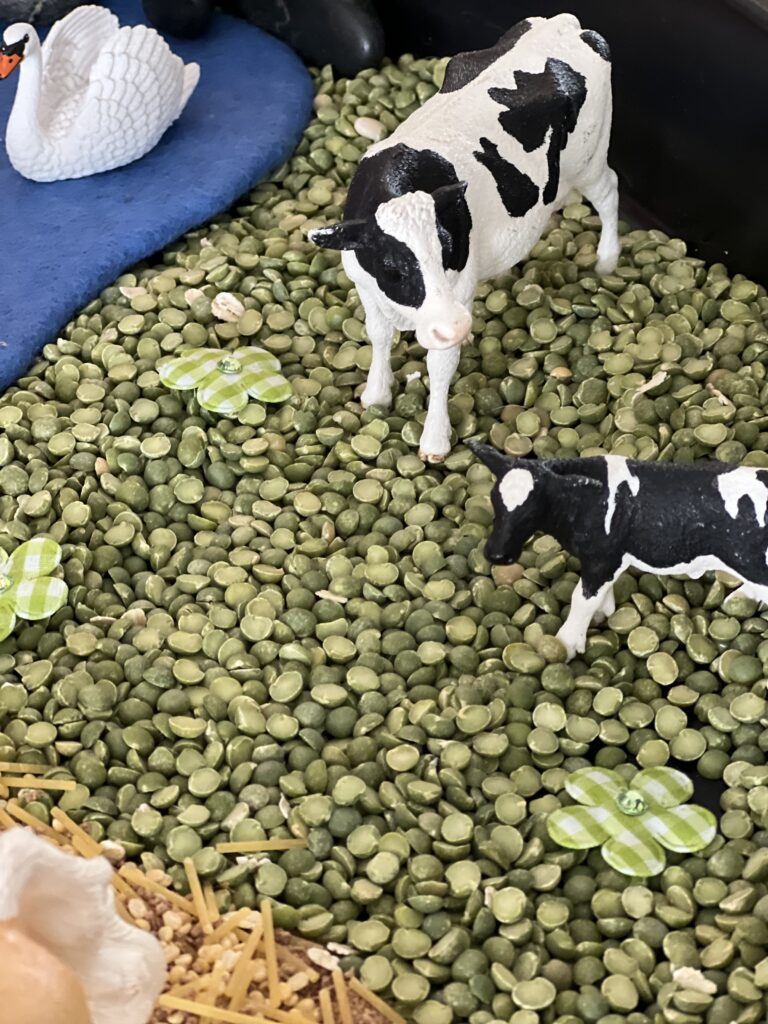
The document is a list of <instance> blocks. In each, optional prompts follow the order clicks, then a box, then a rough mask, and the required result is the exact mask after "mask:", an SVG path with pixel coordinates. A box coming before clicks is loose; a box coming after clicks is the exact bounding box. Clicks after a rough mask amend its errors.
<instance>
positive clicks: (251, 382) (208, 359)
mask: <svg viewBox="0 0 768 1024" xmlns="http://www.w3.org/2000/svg"><path fill="white" fill-rule="evenodd" d="M158 372H159V373H160V380H161V381H162V382H163V384H165V386H166V387H169V388H176V389H177V390H179V391H192V390H194V391H196V392H197V400H198V402H199V403H200V407H201V409H206V410H207V411H208V412H215V413H218V415H220V416H235V415H236V414H237V413H239V412H242V410H243V409H244V408H245V407H246V405H247V404H248V396H249V395H250V397H251V398H256V399H258V400H259V401H260V402H284V401H285V400H286V399H287V398H290V397H291V385H290V384H289V383H288V381H287V380H286V379H285V377H283V376H282V374H281V373H280V360H279V359H277V358H276V357H275V356H273V355H272V354H271V353H269V352H265V351H264V350H263V349H260V348H240V349H237V351H235V352H225V351H222V350H221V349H217V348H195V349H192V350H191V351H189V352H185V353H184V355H181V356H178V357H177V358H176V359H171V360H170V361H169V362H167V363H164V364H163V365H162V366H160V367H158Z"/></svg>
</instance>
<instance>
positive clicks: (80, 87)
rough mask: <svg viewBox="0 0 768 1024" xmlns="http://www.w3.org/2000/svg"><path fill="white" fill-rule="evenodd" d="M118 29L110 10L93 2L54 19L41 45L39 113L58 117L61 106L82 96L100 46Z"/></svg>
mask: <svg viewBox="0 0 768 1024" xmlns="http://www.w3.org/2000/svg"><path fill="white" fill-rule="evenodd" d="M119 28H120V22H119V21H118V20H117V18H116V17H115V15H114V14H112V13H111V11H108V10H107V8H106V7H96V6H93V5H89V6H86V7H76V8H75V10H74V11H72V12H71V13H70V14H68V15H67V16H66V17H65V18H62V19H61V20H60V21H57V22H56V24H55V25H54V26H53V28H52V29H51V31H50V32H49V33H48V35H47V37H46V40H45V42H44V43H43V46H42V56H43V81H42V89H41V94H40V105H39V109H40V111H41V112H46V113H47V114H48V115H49V117H50V119H51V120H54V119H55V120H58V119H59V117H58V116H57V115H61V113H62V111H63V108H64V107H71V106H72V105H73V101H77V100H78V98H79V99H82V97H83V95H84V93H85V90H86V89H87V88H88V83H89V81H90V77H91V69H92V68H93V65H94V63H95V61H96V60H97V58H98V56H99V53H100V52H101V50H102V47H104V46H105V45H106V43H107V40H108V39H109V38H110V36H114V35H115V34H116V33H117V30H118V29H119ZM67 120H68V118H67Z"/></svg>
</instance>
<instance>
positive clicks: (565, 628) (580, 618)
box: [557, 580, 613, 661]
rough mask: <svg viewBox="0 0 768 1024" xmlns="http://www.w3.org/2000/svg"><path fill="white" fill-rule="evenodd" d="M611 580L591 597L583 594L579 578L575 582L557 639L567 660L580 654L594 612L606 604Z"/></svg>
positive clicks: (585, 641) (611, 587)
mask: <svg viewBox="0 0 768 1024" xmlns="http://www.w3.org/2000/svg"><path fill="white" fill-rule="evenodd" d="M612 591H613V580H610V581H609V582H608V583H605V584H604V585H603V586H602V587H600V589H599V590H598V591H597V593H596V594H594V595H593V596H592V597H585V596H584V588H583V586H582V582H581V580H579V582H578V583H577V584H576V587H575V589H574V591H573V595H572V597H571V610H570V611H569V613H568V618H567V619H566V620H565V622H564V623H563V625H562V626H561V627H560V631H559V632H558V634H557V639H558V640H560V642H561V643H562V644H563V646H564V647H565V649H566V651H567V654H568V660H569V661H570V660H571V658H573V657H575V656H576V655H577V654H581V653H582V652H583V651H584V648H585V647H586V645H587V630H588V629H589V626H590V623H591V622H592V619H593V618H594V615H595V613H596V612H598V611H600V609H601V608H604V607H605V606H606V604H607V595H608V594H609V593H610V594H612Z"/></svg>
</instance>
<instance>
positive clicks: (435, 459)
mask: <svg viewBox="0 0 768 1024" xmlns="http://www.w3.org/2000/svg"><path fill="white" fill-rule="evenodd" d="M447 457H448V452H446V453H445V455H438V454H436V453H435V452H425V451H424V450H423V449H422V448H420V449H419V458H420V459H421V460H422V462H428V463H430V465H432V466H437V465H439V464H440V463H441V462H445V460H446V458H447Z"/></svg>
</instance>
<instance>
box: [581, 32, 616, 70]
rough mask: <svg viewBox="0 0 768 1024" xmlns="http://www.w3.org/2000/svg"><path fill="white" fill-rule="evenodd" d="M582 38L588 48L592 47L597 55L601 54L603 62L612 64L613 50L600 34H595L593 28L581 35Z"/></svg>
mask: <svg viewBox="0 0 768 1024" xmlns="http://www.w3.org/2000/svg"><path fill="white" fill-rule="evenodd" d="M581 38H582V39H583V40H584V42H585V43H586V44H587V46H591V47H592V49H593V50H594V51H595V53H598V54H600V56H601V57H602V58H603V60H607V61H608V63H609V64H610V62H611V48H610V46H609V45H608V43H606V41H605V39H603V37H602V36H601V35H600V33H599V32H593V31H592V29H591V28H587V29H585V30H584V31H583V32H582V33H581Z"/></svg>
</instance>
